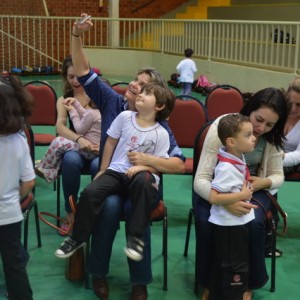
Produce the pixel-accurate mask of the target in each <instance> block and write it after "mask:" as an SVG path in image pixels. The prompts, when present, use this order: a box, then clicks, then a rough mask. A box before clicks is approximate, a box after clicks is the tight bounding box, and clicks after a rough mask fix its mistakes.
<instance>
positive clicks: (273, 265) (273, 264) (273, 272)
mask: <svg viewBox="0 0 300 300" xmlns="http://www.w3.org/2000/svg"><path fill="white" fill-rule="evenodd" d="M275 276H276V234H275V233H272V257H271V287H270V292H275Z"/></svg>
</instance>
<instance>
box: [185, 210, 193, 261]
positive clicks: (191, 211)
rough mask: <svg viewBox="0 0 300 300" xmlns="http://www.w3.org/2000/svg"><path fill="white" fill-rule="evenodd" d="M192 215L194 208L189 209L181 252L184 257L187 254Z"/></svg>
mask: <svg viewBox="0 0 300 300" xmlns="http://www.w3.org/2000/svg"><path fill="white" fill-rule="evenodd" d="M193 215H194V210H193V208H191V209H190V211H189V216H188V224H187V228H186V237H185V246H184V253H183V256H184V257H187V255H188V250H189V241H190V235H191V227H192V218H193Z"/></svg>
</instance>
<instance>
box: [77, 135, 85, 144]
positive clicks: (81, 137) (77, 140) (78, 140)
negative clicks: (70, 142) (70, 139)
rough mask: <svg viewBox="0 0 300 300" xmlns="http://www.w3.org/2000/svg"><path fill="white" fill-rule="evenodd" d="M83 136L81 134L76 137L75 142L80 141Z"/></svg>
mask: <svg viewBox="0 0 300 300" xmlns="http://www.w3.org/2000/svg"><path fill="white" fill-rule="evenodd" d="M82 137H83V135H80V136H79V137H78V138H77V139H76V141H75V143H78V141H79V139H80V138H82Z"/></svg>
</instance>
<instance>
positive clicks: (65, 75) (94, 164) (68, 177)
mask: <svg viewBox="0 0 300 300" xmlns="http://www.w3.org/2000/svg"><path fill="white" fill-rule="evenodd" d="M61 73H62V79H63V96H62V97H60V98H59V99H58V100H57V105H56V106H57V121H56V130H57V133H58V135H59V136H61V137H63V138H65V139H68V140H71V141H73V142H76V143H77V144H78V146H79V149H80V150H81V151H85V152H92V153H99V143H100V139H99V143H98V145H94V144H93V143H92V142H91V141H89V140H87V139H86V138H85V137H82V135H81V134H80V133H77V132H76V131H75V129H74V126H73V124H72V121H71V118H70V116H69V112H68V110H67V108H66V107H65V101H64V100H65V99H66V98H68V97H73V98H76V99H77V101H78V102H79V104H80V105H81V106H82V107H85V106H86V105H88V103H89V102H90V100H91V99H90V98H89V96H88V95H87V94H86V93H85V91H84V88H83V87H82V86H81V84H80V83H79V82H78V80H77V77H76V75H75V71H74V68H73V63H72V57H71V56H68V57H66V58H65V60H64V61H63V65H62V71H61ZM68 123H69V124H70V126H68ZM98 166H99V158H98V156H96V157H95V158H93V159H87V158H86V157H85V155H83V154H82V152H79V151H76V150H75V151H68V152H66V153H65V154H64V156H63V160H62V165H61V174H62V187H63V192H64V199H65V210H66V219H67V220H68V221H71V219H72V214H71V207H70V204H69V196H70V195H73V196H74V197H75V199H77V194H78V191H79V188H80V177H81V173H82V170H86V171H88V172H89V173H90V174H91V176H92V177H93V176H94V175H96V174H97V172H98ZM61 227H62V229H63V230H64V231H61V232H59V233H60V234H61V235H66V234H65V233H64V232H67V231H68V230H69V227H68V225H67V224H66V223H63V224H62V225H61Z"/></svg>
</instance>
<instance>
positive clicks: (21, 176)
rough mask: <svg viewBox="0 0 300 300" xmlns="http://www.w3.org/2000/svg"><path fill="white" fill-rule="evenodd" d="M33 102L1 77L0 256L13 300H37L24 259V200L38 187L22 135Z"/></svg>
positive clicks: (10, 79) (11, 80)
mask: <svg viewBox="0 0 300 300" xmlns="http://www.w3.org/2000/svg"><path fill="white" fill-rule="evenodd" d="M31 104H32V99H31V98H30V96H29V95H28V93H27V92H26V91H25V90H24V89H23V87H22V84H21V83H20V82H19V81H17V80H16V79H15V78H13V77H3V76H1V75H0V157H1V158H2V161H1V168H0V178H1V180H0V241H1V242H0V253H1V257H2V264H3V270H4V276H5V281H6V288H7V292H8V296H9V299H22V300H23V299H24V300H31V299H33V296H32V294H33V293H32V290H31V286H30V283H29V279H28V275H27V272H26V269H25V265H26V263H24V259H23V258H22V245H21V226H22V220H23V214H22V211H21V206H20V199H22V198H23V197H25V196H26V195H28V194H29V192H30V191H31V189H32V188H33V186H34V178H35V173H34V169H33V164H32V159H31V157H30V152H29V147H28V144H27V142H26V140H25V139H24V137H23V136H22V135H21V134H20V133H19V132H20V131H21V130H22V128H23V124H24V119H23V118H27V117H29V115H30V114H31V109H32V105H31Z"/></svg>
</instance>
